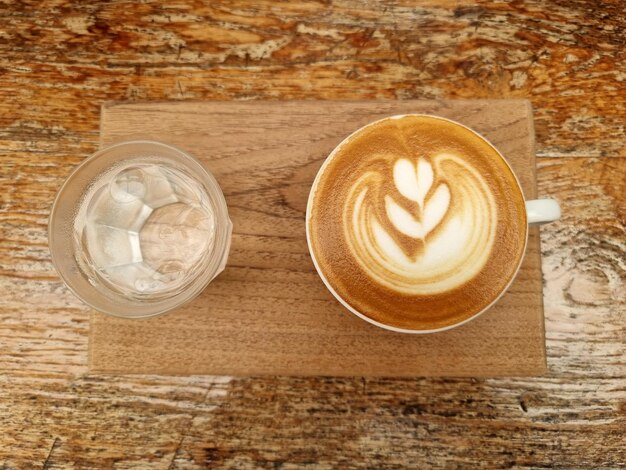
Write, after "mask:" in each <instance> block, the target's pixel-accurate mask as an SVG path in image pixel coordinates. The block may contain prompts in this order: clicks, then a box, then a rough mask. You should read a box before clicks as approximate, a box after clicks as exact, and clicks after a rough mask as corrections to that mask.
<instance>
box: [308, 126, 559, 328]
mask: <svg viewBox="0 0 626 470" xmlns="http://www.w3.org/2000/svg"><path fill="white" fill-rule="evenodd" d="M405 116H409V115H407V114H401V115H397V116H390V117H387V118H384V119H380V120H378V121H375V122H372V123H370V124H367V125H366V126H364V127H362V128H360V129H357V130H356V131H354V132H353V133H352V134H350V135H349V136H348V137H346V138H345V139H344V140H343V141H342V142H341V143H340V144H339V145H337V147H335V149H334V150H333V151H332V152H331V153H330V155H329V156H328V157H327V158H326V160H325V161H324V163H323V164H322V166H321V167H320V169H319V171H318V172H317V176H316V177H315V180H314V181H313V184H312V186H311V190H310V192H309V199H308V203H307V208H306V238H307V245H308V247H309V253H310V254H311V258H312V259H313V264H314V265H315V269H316V270H317V273H318V274H319V276H320V278H321V279H322V281H323V282H324V284H325V285H326V287H327V288H328V290H329V291H330V292H331V293H332V294H333V295H334V296H335V298H336V299H337V300H338V301H339V302H340V303H341V304H342V305H343V306H344V307H346V308H347V309H348V310H349V311H350V312H352V313H353V314H355V315H356V316H358V317H359V318H361V319H363V320H365V321H367V322H369V323H371V324H373V325H376V326H378V327H380V328H384V329H386V330H390V331H396V332H399V333H413V334H415V333H417V334H419V333H437V332H440V331H446V330H449V329H452V328H456V327H457V326H461V325H464V324H465V323H468V322H469V321H471V320H473V319H475V318H477V317H479V316H480V315H481V314H483V313H484V312H485V311H487V310H489V309H490V308H491V307H492V306H493V305H494V304H495V303H496V302H497V301H498V300H500V298H501V297H502V296H503V295H504V293H505V292H506V291H507V290H508V288H509V287H510V285H511V284H512V283H513V280H514V279H515V277H516V276H517V273H518V272H519V269H520V267H521V265H522V261H523V259H524V255H523V256H521V257H520V259H519V262H518V264H517V267H516V269H515V274H514V275H513V276H512V277H511V281H510V282H509V283H508V284H507V285H506V286H505V287H504V288H503V289H502V290H501V291H500V293H499V295H498V296H497V297H496V298H495V299H494V300H493V301H492V302H491V303H490V304H489V305H487V306H486V307H485V308H484V309H482V310H481V311H479V312H478V313H476V314H475V315H473V316H471V317H469V318H467V319H465V320H463V321H460V322H458V323H454V324H452V325H448V326H445V327H443V328H436V329H428V330H413V329H403V328H398V327H395V326H391V325H386V324H384V323H380V322H378V321H376V320H373V319H372V318H370V317H368V316H367V315H364V314H363V313H361V312H359V311H358V310H356V309H355V308H354V307H352V306H351V305H350V304H348V302H346V301H345V300H344V299H343V298H342V297H341V296H340V295H339V294H338V293H337V292H336V291H335V290H334V289H333V287H332V286H331V285H330V283H329V282H328V280H327V279H326V277H325V276H324V273H323V271H322V269H321V268H320V266H319V264H318V262H317V259H316V258H315V253H314V251H313V248H312V246H311V231H310V216H311V209H312V205H313V195H314V194H315V191H316V190H317V185H318V183H319V181H320V179H321V176H322V174H323V173H324V171H325V169H326V167H327V166H328V164H329V163H330V162H331V161H332V159H333V158H334V157H335V155H336V154H337V153H338V150H339V148H341V147H342V146H343V145H345V144H346V143H347V142H349V141H350V139H351V138H352V137H353V136H354V135H356V134H357V133H359V132H360V131H362V130H363V129H365V128H366V127H369V126H373V125H376V124H379V123H380V122H382V121H386V120H388V119H400V118H402V117H405ZM415 116H427V117H434V118H437V119H443V120H446V121H449V122H451V123H454V124H456V125H459V126H461V127H464V128H465V129H467V130H469V131H471V132H472V133H473V134H474V135H476V136H477V137H478V138H480V139H481V140H483V141H485V142H487V143H488V144H489V145H490V146H491V147H493V149H494V150H495V151H496V152H497V154H498V155H499V156H500V158H501V159H502V161H503V162H504V163H505V164H506V165H507V166H508V167H509V168H510V170H511V173H512V174H513V176H514V177H515V181H516V186H517V190H518V191H519V192H520V194H521V195H522V196H524V191H523V190H522V186H521V184H520V182H519V179H518V178H517V175H515V171H513V168H511V166H510V165H509V162H507V160H506V159H505V158H504V156H503V155H502V154H501V153H500V151H499V150H498V149H497V148H496V147H495V146H494V145H493V144H492V143H491V142H489V140H487V139H486V138H485V137H483V136H482V135H480V134H479V133H478V132H476V131H474V130H473V129H471V128H469V127H467V126H465V125H463V124H461V123H459V122H457V121H454V120H452V119H447V118H442V117H441V116H434V115H427V114H415ZM524 200H525V202H526V219H527V222H528V225H529V226H536V225H542V224H546V223H549V222H554V221H556V220H558V219H559V218H560V217H561V208H560V206H559V203H558V202H557V201H556V200H554V199H532V200H526V198H525V197H524ZM527 244H528V230H526V237H525V239H524V250H523V252H524V253H525V251H526V246H527Z"/></svg>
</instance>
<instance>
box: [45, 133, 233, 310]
mask: <svg viewBox="0 0 626 470" xmlns="http://www.w3.org/2000/svg"><path fill="white" fill-rule="evenodd" d="M231 233H232V223H231V221H230V219H229V217H228V209H227V207H226V201H225V199H224V195H223V193H222V191H221V189H220V187H219V185H218V183H217V181H216V180H215V178H214V177H213V176H212V175H211V174H210V173H209V172H207V171H206V170H205V168H204V167H203V166H202V165H201V164H200V163H199V162H198V161H197V160H196V159H194V158H193V157H191V156H190V155H188V154H187V153H185V152H183V151H181V150H179V149H177V148H174V147H171V146H169V145H166V144H162V143H159V142H153V141H132V142H122V143H119V144H116V145H113V146H111V147H108V148H105V149H102V150H100V151H98V152H97V153H95V154H94V155H93V156H91V157H90V158H88V159H87V160H85V161H84V162H83V163H82V164H81V165H80V166H79V167H78V168H77V169H76V170H75V171H74V172H73V173H72V174H71V175H70V176H69V177H68V179H67V180H66V181H65V183H64V184H63V186H62V187H61V189H60V190H59V193H58V194H57V197H56V199H55V202H54V205H53V206H52V211H51V214H50V220H49V226H48V236H49V247H50V253H51V255H52V262H53V264H54V266H55V268H56V270H57V272H58V273H59V275H60V277H61V279H62V280H63V281H64V283H65V284H66V285H67V286H68V287H69V288H70V289H71V290H72V292H74V294H75V295H76V296H77V297H79V298H80V299H81V300H82V301H83V302H85V303H86V304H88V305H89V306H91V307H93V308H94V309H96V310H98V311H100V312H104V313H108V314H111V315H115V316H120V317H126V318H141V317H149V316H153V315H158V314H161V313H164V312H167V311H169V310H172V309H175V308H177V307H179V306H181V305H183V304H184V303H187V302H189V301H190V300H192V299H193V298H194V297H196V296H197V295H198V294H199V293H200V292H202V290H203V289H204V288H205V287H206V286H207V284H208V283H209V282H210V281H211V280H212V279H213V278H214V277H215V276H217V275H218V274H219V273H220V272H221V271H222V270H223V269H224V266H225V264H226V260H227V257H228V252H229V248H230V239H231Z"/></svg>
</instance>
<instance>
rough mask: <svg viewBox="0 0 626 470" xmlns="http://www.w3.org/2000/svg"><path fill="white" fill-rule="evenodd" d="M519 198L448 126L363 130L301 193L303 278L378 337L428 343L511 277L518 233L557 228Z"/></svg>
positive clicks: (505, 176) (511, 179) (548, 203)
mask: <svg viewBox="0 0 626 470" xmlns="http://www.w3.org/2000/svg"><path fill="white" fill-rule="evenodd" d="M559 217H560V208H559V205H558V203H557V202H556V201H554V200H552V199H543V200H532V201H527V200H525V199H524V194H523V192H522V188H521V186H520V183H519V181H518V180H517V177H516V176H515V174H514V173H513V170H512V169H511V167H510V166H509V164H508V163H507V161H506V160H505V158H504V157H503V156H502V155H501V154H500V153H499V152H498V150H496V148H495V147H494V146H493V145H491V144H490V143H489V142H488V141H487V140H486V139H485V138H484V137H482V136H480V135H479V134H478V133H476V132H474V131H473V130H471V129H469V128H467V127H465V126H463V125H461V124H459V123H457V122H454V121H451V120H449V119H444V118H441V117H436V116H429V115H418V114H416V115H400V116H393V117H389V118H385V119H382V120H380V121H376V122H373V123H371V124H369V125H367V126H365V127H363V128H361V129H359V130H357V131H356V132H354V133H353V134H352V135H350V136H349V137H347V138H346V139H345V140H344V141H343V142H342V143H341V144H339V145H338V146H337V147H336V148H335V149H334V150H333V152H332V153H331V154H330V155H329V156H328V158H327V159H326V161H325V162H324V164H323V165H322V167H321V168H320V170H319V172H318V174H317V177H316V178H315V181H314V183H313V186H312V188H311V192H310V195H309V200H308V204H307V212H306V235H307V242H308V245H309V251H310V253H311V257H312V259H313V263H314V264H315V268H316V269H317V272H318V273H319V275H320V277H321V278H322V280H323V281H324V284H326V287H328V289H329V290H330V292H331V293H332V294H333V295H334V296H335V297H336V298H337V299H338V300H339V302H341V303H342V304H343V305H344V306H345V307H346V308H347V309H348V310H350V311H351V312H352V313H354V314H355V315H357V316H359V317H361V318H362V319H364V320H366V321H368V322H370V323H372V324H374V325H377V326H379V327H382V328H385V329H388V330H392V331H397V332H403V333H433V332H438V331H444V330H447V329H450V328H453V327H456V326H459V325H462V324H464V323H466V322H468V321H470V320H472V319H474V318H476V317H477V316H478V315H480V314H481V313H483V312H485V311H486V310H487V309H488V308H489V307H491V306H492V305H493V304H494V303H495V302H496V301H497V300H498V299H499V298H500V297H501V296H502V295H503V294H504V292H505V291H506V290H507V288H508V287H509V285H510V284H511V282H512V281H513V279H514V277H515V275H516V274H517V271H518V270H519V268H520V265H521V263H522V259H523V257H524V251H525V249H526V243H527V239H528V226H529V224H542V223H546V222H551V221H554V220H557V219H558V218H559Z"/></svg>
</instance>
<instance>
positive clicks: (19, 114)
mask: <svg viewBox="0 0 626 470" xmlns="http://www.w3.org/2000/svg"><path fill="white" fill-rule="evenodd" d="M557 3H558V4H560V5H557ZM625 28H626V16H625V13H624V4H623V2H622V1H621V0H615V1H599V0H597V1H582V0H578V1H568V2H565V1H563V2H547V1H546V2H532V3H531V2H528V3H523V2H511V3H499V2H491V1H484V2H477V3H473V4H469V3H462V2H455V1H450V0H429V1H427V2H420V5H419V6H418V5H417V2H415V4H413V3H412V2H409V1H402V0H400V1H388V2H380V3H376V2H361V1H352V0H346V1H337V2H332V1H327V2H319V3H310V2H303V1H302V2H300V1H298V2H289V3H281V4H274V3H272V2H249V3H246V2H227V1H224V2H202V1H199V0H188V1H183V0H180V1H172V2H162V3H161V4H151V2H125V1H112V2H108V1H101V2H79V1H77V0H76V1H70V0H60V1H52V0H49V1H41V2H37V3H36V4H33V3H32V2H19V3H15V4H14V3H12V2H1V3H0V158H1V165H0V292H1V295H0V468H7V469H13V468H38V467H39V468H40V467H43V468H64V467H71V468H199V467H205V466H209V467H211V466H215V467H235V468H243V467H261V468H299V467H304V466H311V467H315V468H352V467H371V468H392V467H393V468H395V467H398V466H407V467H419V466H422V467H426V466H429V467H430V466H432V467H457V466H469V467H475V466H480V465H484V466H488V467H524V468H525V467H545V466H555V467H567V468H598V467H599V468H603V467H604V468H619V467H623V466H626V437H625V433H626V352H625V350H626V347H625V346H626V301H625V299H626V264H625V263H626V259H625V258H626V235H625V230H626V229H625V225H626V207H625V206H626V196H625V195H626V146H625V143H626V140H625V138H626V130H625V115H624V103H625V102H626V85H625V81H626V60H625V59H626V57H625V48H626V29H625ZM481 97H492V98H504V97H525V98H529V99H530V100H531V101H532V103H533V106H534V109H535V117H536V121H535V125H536V129H537V154H538V156H539V157H540V158H539V192H540V194H541V195H543V196H553V197H555V198H557V199H559V200H560V202H561V204H562V209H563V213H564V215H563V219H562V220H561V221H560V222H558V223H555V224H552V225H549V226H546V227H545V228H544V229H542V232H541V236H542V252H543V274H544V287H545V290H544V298H545V312H546V336H547V351H548V365H549V373H548V375H547V376H545V377H540V378H533V379H528V378H524V379H521V378H520V379H517V378H509V379H420V378H416V379H410V380H407V379H402V380H399V379H393V380H383V379H376V380H372V379H363V378H359V377H355V378H348V379H346V378H342V379H336V378H286V377H270V378H232V377H179V378H171V377H158V376H99V375H92V374H89V373H88V371H87V333H88V309H87V308H86V307H84V306H83V305H82V304H81V303H80V302H79V301H78V300H76V298H74V296H72V295H71V294H70V292H69V291H68V290H67V289H66V288H65V287H64V286H63V284H62V283H61V282H60V281H59V278H58V277H57V275H56V274H55V272H54V270H53V268H52V265H51V263H50V255H49V253H48V248H47V234H46V224H47V218H48V212H49V209H50V205H51V202H52V200H53V197H54V194H55V192H56V191H57V189H58V188H59V186H60V184H61V183H62V182H63V180H64V178H65V177H66V176H67V175H68V174H69V173H70V172H71V171H72V169H73V168H74V167H75V166H76V165H77V164H78V163H80V162H81V161H82V160H83V159H84V158H85V157H86V156H88V155H89V154H90V153H92V152H93V151H94V150H95V149H96V148H97V145H98V123H99V111H100V105H101V104H102V103H103V102H105V101H108V100H130V101H150V100H164V99H168V100H187V99H194V100H198V99H205V100H215V99H220V100H224V99H233V100H234V99H279V98H280V99H296V98H297V99H356V98H359V99H362V98H368V99H379V98H385V99H389V98H391V99H406V98H481Z"/></svg>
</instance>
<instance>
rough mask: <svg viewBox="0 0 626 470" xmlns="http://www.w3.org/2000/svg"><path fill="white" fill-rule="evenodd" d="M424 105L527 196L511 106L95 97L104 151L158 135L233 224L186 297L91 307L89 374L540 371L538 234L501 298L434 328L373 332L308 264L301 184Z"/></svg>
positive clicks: (525, 146)
mask: <svg viewBox="0 0 626 470" xmlns="http://www.w3.org/2000/svg"><path fill="white" fill-rule="evenodd" d="M411 112H414V113H433V114H437V115H443V116H445V117H449V118H452V119H456V120H458V121H460V122H462V123H464V124H466V125H468V126H471V127H473V128H475V129H476V130H478V131H479V132H481V133H483V134H484V135H485V136H486V137H487V138H488V139H490V140H491V141H492V142H493V143H494V144H495V145H496V147H498V148H499V149H500V150H501V152H502V153H503V154H504V155H506V157H507V159H508V161H509V162H510V163H511V165H512V166H513V167H514V169H515V170H516V172H517V174H518V175H519V178H520V180H521V183H522V185H523V186H524V190H525V193H526V194H527V197H531V198H532V197H534V195H535V194H536V182H535V155H534V136H533V129H532V111H531V108H530V104H529V103H528V102H527V101H523V100H517V101H515V100H476V101H402V102H398V101H387V102H338V101H337V102H322V101H291V102H280V101H278V102H276V101H273V102H248V103H232V102H187V103H176V102H163V103H152V104H141V103H139V104H118V105H108V106H105V107H104V108H103V112H102V125H101V131H102V143H103V144H104V145H107V144H110V143H113V142H117V141H121V140H128V139H135V138H158V139H160V140H162V141H164V142H167V143H170V144H173V145H177V146H180V147H181V148H183V149H185V150H187V151H189V152H190V153H191V154H193V155H195V156H196V157H198V158H199V159H200V160H201V161H202V162H203V163H204V164H205V166H206V168H207V169H208V170H209V171H211V172H212V173H213V174H214V176H215V177H216V178H217V180H218V182H219V183H220V185H221V187H222V190H223V191H224V195H225V197H226V203H227V205H228V207H229V212H230V216H231V219H232V221H233V238H232V245H231V252H230V256H229V260H228V263H227V265H226V269H225V271H224V272H223V273H222V274H221V275H220V276H219V277H218V278H217V279H215V280H214V281H213V282H212V283H211V284H210V285H209V286H208V288H206V289H205V290H204V292H203V293H202V294H201V295H200V296H199V297H198V298H197V299H195V300H194V301H193V302H191V303H190V304H189V305H186V306H183V307H181V308H180V309H178V310H176V311H174V312H171V313H169V314H166V315H163V316H159V317H156V318H151V319H147V320H143V321H136V320H128V319H120V318H113V317H110V316H107V315H103V314H99V313H94V314H93V315H92V320H91V336H90V367H91V370H92V371H94V372H116V373H148V374H152V373H161V374H178V375H186V374H226V375H238V376H241V375H244V376H248V375H260V374H270V375H324V376H342V375H343V376H355V375H364V376H416V375H422V376H424V375H439V376H494V375H518V376H519V375H533V374H534V375H536V374H542V373H544V372H545V367H546V365H545V342H544V331H543V329H544V325H543V307H542V291H541V289H542V286H541V262H540V255H539V239H538V229H533V230H532V232H533V233H532V235H531V237H530V240H529V247H528V251H527V256H526V259H525V261H524V263H523V265H522V268H521V270H520V272H519V274H518V276H517V278H516V280H515V282H514V283H513V285H512V286H511V288H510V290H509V292H507V293H506V294H505V295H504V297H503V298H502V299H501V300H500V301H499V302H498V303H497V304H496V305H495V306H494V307H493V308H492V309H491V310H490V311H488V312H487V313H485V314H484V315H483V316H481V317H480V318H478V319H477V320H475V321H473V322H470V323H469V324H467V325H464V326H462V327H459V328H456V329H454V330H451V331H447V332H444V333H439V334H435V335H403V334H398V333H393V332H388V331H384V330H381V329H380V328H377V327H374V326H372V325H370V324H368V323H366V322H364V321H362V320H360V319H358V318H357V317H355V316H354V315H352V314H350V313H349V312H348V311H347V310H346V309H345V308H344V307H343V306H341V305H340V304H339V303H338V302H337V301H336V300H335V299H334V297H333V296H332V295H331V294H330V292H328V291H327V289H326V288H325V286H324V284H323V283H322V281H321V279H320V278H319V277H318V275H317V273H316V271H315V268H314V267H313V264H312V262H311V259H310V256H309V253H308V249H307V244H306V238H305V228H304V225H305V224H304V218H305V209H306V201H307V197H308V194H309V189H310V187H311V184H312V182H313V178H314V177H315V174H316V172H317V170H318V169H319V167H320V165H321V164H322V162H323V161H324V159H325V158H326V156H327V155H328V154H329V153H330V152H331V150H332V149H333V148H334V147H335V146H336V145H337V144H338V143H339V142H340V141H341V140H343V138H344V137H346V136H347V135H349V134H350V133H352V132H353V131H355V130H356V129H358V128H359V127H361V126H363V125H365V124H367V123H369V122H371V121H374V120H376V119H379V118H382V117H386V116H391V115H395V114H404V113H411Z"/></svg>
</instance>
